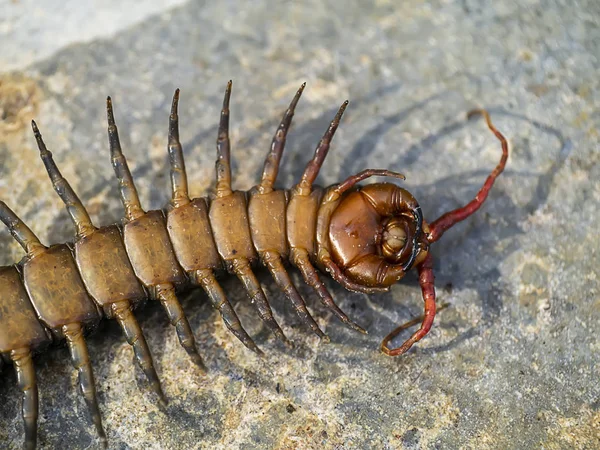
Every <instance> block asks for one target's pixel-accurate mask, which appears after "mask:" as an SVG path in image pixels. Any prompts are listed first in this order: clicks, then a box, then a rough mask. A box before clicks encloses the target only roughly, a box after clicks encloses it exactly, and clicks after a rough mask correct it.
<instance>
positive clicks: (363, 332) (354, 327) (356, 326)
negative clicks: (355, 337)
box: [347, 322, 369, 334]
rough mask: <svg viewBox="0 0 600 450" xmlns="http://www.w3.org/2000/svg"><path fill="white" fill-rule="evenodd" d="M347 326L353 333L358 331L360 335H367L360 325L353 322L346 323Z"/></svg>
mask: <svg viewBox="0 0 600 450" xmlns="http://www.w3.org/2000/svg"><path fill="white" fill-rule="evenodd" d="M347 325H348V326H349V327H350V328H352V329H353V330H354V331H358V332H359V333H361V334H369V332H368V331H367V330H365V329H364V328H363V327H361V326H360V325H357V324H355V323H354V322H348V323H347Z"/></svg>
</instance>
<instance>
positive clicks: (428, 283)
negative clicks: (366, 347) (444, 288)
mask: <svg viewBox="0 0 600 450" xmlns="http://www.w3.org/2000/svg"><path fill="white" fill-rule="evenodd" d="M417 269H418V271H419V284H420V286H421V292H422V293H423V300H424V302H425V314H424V316H423V322H422V323H421V328H419V330H417V332H415V333H414V334H413V335H412V336H411V337H410V338H408V339H407V340H406V341H405V342H404V343H403V344H402V345H401V346H400V347H398V348H393V349H390V348H389V347H388V344H389V342H390V341H391V340H392V339H393V338H394V337H396V336H397V335H398V334H399V333H400V332H401V331H402V330H404V329H406V328H407V325H406V324H404V325H401V326H399V327H398V328H396V329H395V330H393V331H392V332H391V333H390V334H388V335H387V336H386V337H385V338H384V339H383V341H382V342H381V351H382V352H383V353H385V354H386V355H388V356H398V355H401V354H403V353H406V352H407V351H408V350H409V349H410V348H411V347H412V346H413V344H415V343H416V342H418V341H420V340H421V339H423V338H424V337H425V335H427V333H429V330H430V329H431V325H433V319H434V318H435V312H436V305H435V287H434V285H433V282H434V277H433V261H432V258H431V254H428V255H427V257H426V258H425V260H424V261H423V262H422V263H421V264H420V265H419V266H417Z"/></svg>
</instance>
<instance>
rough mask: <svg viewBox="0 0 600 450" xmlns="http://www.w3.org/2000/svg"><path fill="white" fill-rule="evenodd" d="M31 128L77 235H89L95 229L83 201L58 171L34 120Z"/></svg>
mask: <svg viewBox="0 0 600 450" xmlns="http://www.w3.org/2000/svg"><path fill="white" fill-rule="evenodd" d="M31 128H32V129H33V134H34V135H35V140H36V141H37V145H38V148H39V150H40V157H41V158H42V161H43V162H44V166H46V171H47V172H48V176H49V177H50V180H51V181H52V186H53V187H54V190H55V191H56V193H57V194H58V196H59V197H60V198H61V200H62V201H63V203H64V204H65V205H66V207H67V211H68V212H69V215H70V216H71V219H72V220H73V224H75V228H76V230H77V236H80V237H83V236H87V235H89V234H90V233H92V232H93V231H94V229H95V227H94V224H93V223H92V220H91V219H90V215H89V214H88V212H87V210H86V209H85V206H83V203H81V200H80V199H79V197H78V196H77V194H75V191H74V190H73V188H72V187H71V185H70V184H69V182H68V181H67V180H66V179H64V178H63V176H62V174H61V173H60V170H59V169H58V166H57V165H56V163H55V162H54V158H53V157H52V153H51V152H50V151H48V149H47V148H46V144H45V143H44V140H43V139H42V134H41V133H40V130H39V129H38V126H37V124H36V123H35V121H34V120H32V121H31Z"/></svg>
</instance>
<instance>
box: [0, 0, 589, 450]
mask: <svg viewBox="0 0 600 450" xmlns="http://www.w3.org/2000/svg"><path fill="white" fill-rule="evenodd" d="M599 26H600V4H599V3H598V2H597V1H595V0H588V1H585V0H584V1H579V2H576V3H573V2H563V1H540V0H526V1H520V2H514V1H492V0H486V1H469V0H463V1H446V0H444V1H442V0H439V1H422V0H407V1H402V2H399V1H393V0H377V1H373V2H366V1H358V0H354V1H346V2H336V1H333V0H327V1H323V0H319V1H317V0H314V1H303V2H292V1H285V2H280V1H274V0H256V1H253V2H242V1H221V2H208V1H185V0H164V1H156V0H155V1H148V2H134V1H132V0H121V1H119V2H116V1H106V2H77V1H55V0H44V1H37V2H34V1H29V0H0V119H1V121H0V198H1V199H2V200H4V201H6V202H7V203H8V204H9V205H10V206H12V207H13V208H14V209H15V211H16V212H17V213H18V214H19V215H20V216H21V217H22V218H23V219H24V220H25V221H26V222H27V223H28V224H29V225H30V226H31V227H32V228H33V230H34V231H35V232H36V233H37V234H38V235H39V236H40V237H41V238H42V240H43V241H44V242H46V243H55V242H64V241H68V240H70V239H72V238H73V234H74V230H73V227H72V225H71V222H70V220H69V217H68V215H67V213H66V211H65V210H64V208H63V206H62V204H61V203H60V200H59V199H58V197H57V196H56V195H55V193H54V192H53V190H52V187H51V185H50V183H49V181H48V180H47V176H46V173H45V170H44V167H43V164H42V163H41V161H40V160H39V158H38V153H37V149H36V147H35V142H34V139H33V136H32V133H31V131H30V127H29V122H30V120H31V119H32V118H35V119H36V121H37V123H38V125H39V127H40V129H41V131H42V133H43V135H44V138H45V141H46V144H47V145H48V147H49V149H50V150H51V151H52V152H53V153H54V156H55V160H56V161H57V163H58V164H59V166H60V168H61V170H62V172H63V174H64V175H65V176H66V177H67V178H68V179H69V181H70V182H71V184H72V185H73V187H74V188H75V190H76V191H77V192H78V194H79V195H80V197H81V198H82V200H83V201H84V203H85V204H86V206H87V207H88V210H89V211H90V214H91V216H92V219H93V220H94V221H95V223H96V224H98V225H106V224H110V223H114V222H118V221H120V219H121V217H122V214H123V212H122V206H121V204H120V201H119V198H118V195H117V190H116V188H117V185H116V181H115V179H114V175H113V171H112V168H111V166H110V163H109V157H108V144H107V137H106V123H105V99H106V96H107V95H111V96H112V98H113V101H114V105H115V115H116V120H117V124H118V126H119V131H120V135H121V140H122V144H123V150H124V152H125V154H126V156H127V157H128V159H129V163H130V167H131V168H132V170H133V175H134V177H135V179H136V182H137V187H138V190H139V192H140V196H141V199H142V203H143V205H144V207H145V208H146V209H151V208H161V207H163V206H164V205H165V203H166V201H167V199H168V193H169V179H168V160H167V152H166V136H167V121H168V114H169V107H170V101H171V96H172V95H173V91H174V90H175V88H177V87H179V88H181V101H180V127H181V138H182V143H183V146H184V152H185V155H186V163H187V167H188V174H189V182H190V191H191V194H193V195H195V196H201V195H206V194H207V193H209V192H210V189H211V188H212V183H213V178H214V158H215V145H214V144H215V139H216V136H217V123H218V118H219V108H220V103H221V101H222V94H223V90H224V88H225V84H226V82H227V80H229V79H233V83H234V84H233V95H232V104H231V129H232V131H231V138H232V158H233V160H234V163H233V178H234V182H235V186H236V187H237V188H239V189H249V188H250V187H252V186H253V185H254V183H255V182H256V180H257V179H258V176H259V173H260V171H261V170H262V163H263V159H264V156H265V154H266V152H267V150H268V148H269V145H270V139H271V137H272V135H273V133H274V132H275V130H276V127H277V125H278V122H279V119H280V117H281V115H282V113H283V111H284V110H285V108H286V107H287V104H288V103H289V101H290V99H291V98H292V96H293V94H294V93H295V91H296V89H297V88H298V87H299V86H300V84H301V83H302V82H304V81H306V82H307V88H306V90H305V93H304V95H303V97H302V99H301V101H300V104H299V106H298V108H297V110H296V116H295V118H294V125H293V126H292V130H291V132H290V134H289V137H288V143H287V148H286V153H285V155H284V157H283V161H282V169H281V172H280V175H279V178H278V181H279V184H280V186H282V187H291V186H292V184H293V183H294V182H295V180H297V179H298V177H299V175H300V174H301V172H302V170H303V167H304V165H305V164H306V162H307V161H308V160H309V158H310V154H311V153H312V151H313V150H314V147H315V145H316V144H317V142H318V140H319V138H320V135H321V134H322V133H323V131H324V130H325V128H326V127H327V125H328V123H329V121H330V120H331V118H332V117H333V115H334V114H335V111H336V110H337V108H338V106H339V105H340V104H341V103H342V102H343V101H344V100H345V99H346V98H348V99H350V106H349V108H348V110H347V113H346V115H345V116H344V119H343V121H342V124H341V126H340V129H339V130H338V133H337V135H336V137H335V140H334V144H333V147H332V150H331V152H330V154H329V156H328V159H327V161H326V162H325V165H324V168H323V170H322V171H321V175H320V178H319V182H320V183H321V184H323V185H327V184H331V183H335V182H338V181H340V180H342V179H344V178H345V177H347V176H348V175H350V174H352V173H355V172H358V171H360V170H362V169H365V168H369V167H373V168H387V169H391V170H395V171H400V172H403V173H404V174H406V176H407V180H406V182H405V183H403V186H404V187H406V188H407V189H408V190H410V191H411V192H412V193H413V194H414V195H415V197H416V198H417V199H418V200H419V202H420V204H421V205H422V208H423V211H424V214H425V217H426V219H427V220H429V221H432V220H434V219H435V218H437V217H438V216H439V215H440V214H442V213H443V212H445V211H447V210H449V209H453V208H456V207H458V206H460V205H463V204H465V203H466V202H468V201H469V200H470V199H471V198H472V197H473V196H474V195H475V193H476V192H477V190H478V189H479V187H480V186H481V184H482V183H483V181H484V180H485V178H486V176H487V174H488V173H489V172H490V171H491V169H492V168H493V167H494V166H495V164H496V163H497V161H498V159H499V157H500V146H499V144H498V142H497V140H496V139H495V138H494V137H493V135H492V134H491V133H490V132H489V131H488V129H487V128H486V126H485V124H484V123H483V121H482V120H481V119H479V120H471V121H467V120H466V112H467V111H468V110H470V109H472V108H474V107H485V108H487V109H488V110H489V111H490V113H491V115H492V119H493V121H494V122H495V124H496V126H497V127H498V128H499V129H500V130H501V131H502V132H503V133H504V134H505V135H506V136H507V137H508V139H509V141H510V144H511V155H510V158H509V162H508V166H507V170H506V171H505V173H504V174H503V175H502V176H501V177H500V178H499V180H498V181H497V183H496V185H495V186H494V188H493V189H492V191H491V194H490V197H489V199H488V200H487V203H486V204H485V205H484V207H483V208H482V209H481V210H480V211H479V212H477V213H476V214H475V215H474V216H473V217H471V218H470V219H468V220H467V221H465V222H464V223H462V224H460V225H458V226H456V227H455V228H453V229H452V230H451V231H449V232H448V233H446V235H445V236H444V237H443V238H442V240H441V241H440V242H439V243H437V244H435V246H433V247H432V248H433V256H434V260H435V274H436V288H437V293H438V302H439V303H443V302H448V303H449V304H450V307H449V308H447V309H445V310H443V311H441V312H440V313H439V314H438V317H437V318H436V322H435V324H434V327H433V329H432V331H431V332H430V334H429V335H428V336H427V338H425V339H424V340H423V341H421V342H420V343H419V344H417V345H416V346H415V348H414V349H413V350H411V352H410V353H409V354H408V355H405V356H404V357H401V358H395V359H394V358H388V357H386V356H384V355H382V354H380V353H379V351H378V347H379V342H380V341H381V339H382V338H383V336H385V335H386V334H387V333H388V332H389V331H390V330H391V329H392V328H393V327H395V326H396V325H397V324H400V323H403V322H405V321H408V320H410V319H413V318H415V317H418V316H419V315H420V314H421V312H422V300H421V294H420V289H419V287H418V283H417V279H416V276H414V274H412V275H411V276H408V277H407V278H406V280H405V282H403V283H401V284H399V285H398V286H394V287H393V288H392V290H391V292H390V293H388V294H381V295H372V296H366V295H363V294H353V293H349V292H346V291H345V290H343V289H342V288H340V287H339V286H337V285H336V284H335V283H333V282H330V281H329V280H328V282H327V285H328V287H329V288H330V289H331V291H332V292H333V294H334V297H335V298H336V301H337V302H338V304H339V305H340V306H341V307H342V309H344V310H345V311H346V312H347V313H348V314H349V315H350V316H351V317H352V318H353V319H354V320H355V321H356V322H358V323H359V324H361V325H362V326H364V327H365V328H367V329H368V331H369V335H368V336H362V335H359V334H357V333H354V332H352V331H351V330H348V329H346V328H344V327H343V326H342V325H341V324H340V323H339V322H337V321H336V319H335V317H332V316H331V314H329V313H328V312H327V311H326V310H325V309H324V308H322V307H321V305H320V304H319V302H318V300H317V299H316V296H315V294H314V293H312V292H311V291H310V289H309V288H308V287H306V286H304V285H303V284H302V283H301V282H300V277H299V276H298V273H297V272H295V271H292V272H293V278H294V280H295V281H296V282H297V285H298V286H299V288H300V291H301V293H302V294H303V295H304V296H305V298H306V300H307V303H308V305H309V308H310V309H311V311H312V312H313V313H314V316H315V318H316V320H317V321H318V322H319V324H320V326H321V327H322V328H323V329H324V330H325V331H326V332H327V333H328V334H329V335H330V336H331V338H332V343H331V344H322V343H320V342H319V341H318V339H317V338H315V337H314V336H313V335H311V334H310V332H309V331H308V330H306V329H305V328H304V327H303V326H302V325H301V323H300V321H299V319H298V318H297V317H296V315H295V314H294V311H293V309H292V308H291V307H290V306H289V305H288V304H287V302H286V301H285V299H284V297H283V295H282V294H281V293H279V292H278V291H277V289H276V287H275V286H274V283H273V282H272V281H271V280H270V279H269V277H268V276H267V274H265V273H264V272H261V271H259V278H260V280H261V282H263V286H264V288H265V291H266V293H267V296H268V297H269V299H270V301H271V303H272V305H273V309H274V311H275V314H276V316H277V319H278V321H279V322H280V324H281V325H282V327H283V329H284V331H285V333H286V334H287V335H288V336H289V337H290V338H291V339H292V340H293V341H294V342H295V344H296V349H295V350H294V351H286V350H284V349H283V348H281V347H280V346H279V345H278V344H277V343H276V342H275V341H274V340H273V339H272V338H271V337H270V336H269V334H268V332H267V331H266V330H265V329H264V327H262V325H261V323H260V321H259V319H258V317H257V316H256V314H255V313H254V310H253V308H252V307H251V305H249V302H248V301H247V298H246V296H245V294H244V292H243V291H242V288H241V285H239V284H238V282H237V281H236V280H232V279H228V280H224V282H223V285H224V287H225V290H226V292H227V293H228V295H229V297H230V299H231V300H232V302H233V303H234V305H235V308H236V310H237V311H238V313H239V315H240V317H241V319H242V322H243V323H244V326H245V327H246V329H247V330H248V332H249V333H250V334H251V335H253V336H254V337H255V339H256V341H257V343H258V345H259V346H260V347H261V348H263V349H264V350H265V351H266V352H267V354H268V356H267V358H266V359H265V360H264V361H259V360H258V359H257V358H255V357H254V356H253V355H251V354H249V352H248V351H246V350H245V349H244V347H243V346H242V345H241V344H239V343H238V342H237V341H235V340H234V338H233V337H232V336H231V335H230V334H229V333H228V332H227V330H226V329H225V327H224V326H223V324H222V322H221V320H220V318H219V317H218V315H217V314H216V313H214V312H213V311H212V309H211V307H210V305H209V304H208V302H207V300H206V298H205V296H204V294H202V293H201V292H192V293H190V294H189V295H187V296H186V297H185V298H184V299H183V304H184V308H185V310H186V312H187V314H188V317H189V318H190V322H191V324H192V327H193V329H194V331H195V333H196V337H197V339H198V342H199V347H200V351H201V354H202V355H203V357H204V358H205V361H206V363H207V366H208V368H209V374H208V375H207V376H206V377H204V378H203V377H201V376H200V374H199V373H198V372H197V370H196V369H195V367H194V366H193V364H192V363H191V361H190V360H189V358H188V357H187V355H186V354H185V352H184V351H183V350H182V349H181V348H180V347H179V344H178V343H177V339H176V337H175V334H174V333H173V332H172V329H171V327H170V325H169V324H168V323H167V320H166V318H165V317H164V314H163V313H162V311H161V310H160V309H159V308H157V307H156V306H155V305H149V306H147V307H146V308H145V309H144V311H141V312H140V313H139V314H137V315H138V317H139V319H140V322H141V324H142V328H143V330H144V332H145V334H146V336H147V339H148V342H149V345H150V348H151V350H152V352H153V356H154V358H155V361H156V365H157V367H158V372H159V374H160V376H161V379H162V380H163V385H164V388H165V391H166V393H167V396H168V397H169V399H170V404H169V407H168V408H167V410H166V412H163V411H161V410H159V408H158V405H157V404H156V402H155V401H154V398H153V397H152V395H150V394H148V392H147V389H146V384H145V380H144V377H143V375H142V374H141V372H140V370H139V369H138V367H137V366H136V365H135V364H134V363H133V361H132V354H131V350H130V348H129V346H128V345H127V344H126V343H125V341H124V339H123V338H122V336H121V333H120V331H119V330H118V328H117V326H115V325H114V324H112V323H110V324H104V325H103V327H102V328H101V329H100V330H99V331H98V333H96V334H95V335H94V336H92V337H90V338H89V340H88V345H89V347H90V354H91V358H92V361H93V365H94V370H95V375H96V380H97V385H98V390H99V396H100V407H101V411H102V415H103V420H104V424H105V428H106V431H107V434H108V438H109V442H110V445H111V448H120V449H128V448H136V449H137V448H156V449H158V448H168V449H176V448H211V449H212V448H222V449H236V448H240V449H241V448H243V449H253V448H255V449H262V448H278V449H296V448H300V449H305V448H306V449H312V448H325V449H355V448H361V449H362V448H377V449H380V448H385V449H395V448H410V449H417V448H541V447H543V448H549V449H558V448H594V447H598V446H600V440H599V436H600V412H599V410H600V384H599V383H598V379H599V375H600V374H599V372H598V354H599V351H600V340H599V335H598V333H597V330H598V329H599V328H600V294H599V290H600V281H599V279H598V270H597V267H598V253H599V249H600V243H599V238H598V231H597V230H598V225H597V223H598V220H599V212H598V211H599V210H600V208H598V205H599V203H600V202H599V201H600V184H599V183H598V181H597V180H598V179H599V178H600V164H598V162H599V160H600V151H599V150H600V148H599V140H600V138H599V130H600V114H599V110H598V105H599V104H600V97H599V94H598V93H599V90H598V87H599V86H598V83H599V81H598V80H599V79H600V62H599V60H598V58H599V55H600V28H599ZM22 256H23V254H22V251H21V249H20V248H19V247H18V246H17V245H16V244H15V243H14V242H13V240H12V238H11V237H10V235H9V234H8V232H5V231H0V264H3V265H8V264H12V263H14V262H16V261H18V260H20V259H21V257H22ZM403 337H406V336H401V337H400V338H398V340H399V341H401V339H402V338H403ZM36 368H37V374H38V379H39V386H40V401H41V409H40V420H39V428H40V431H39V447H40V448H97V447H98V443H97V440H96V437H95V433H94V429H93V427H92V426H91V424H90V422H89V420H88V416H87V411H86V408H85V404H84V401H83V398H82V397H81V396H80V395H79V393H78V392H77V389H76V377H75V373H74V372H73V370H72V368H71V366H70V363H69V359H68V352H67V350H66V349H65V348H58V349H54V350H52V351H50V352H49V353H47V354H44V355H41V356H40V357H39V358H38V359H37V360H36ZM1 376H2V382H1V383H0V399H1V400H0V403H2V407H1V408H0V448H20V445H21V442H22V435H23V430H22V422H21V419H20V418H18V416H19V415H20V395H19V393H18V390H17V387H16V380H15V376H14V375H13V373H12V370H10V369H9V370H4V372H3V373H2V375H1Z"/></svg>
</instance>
